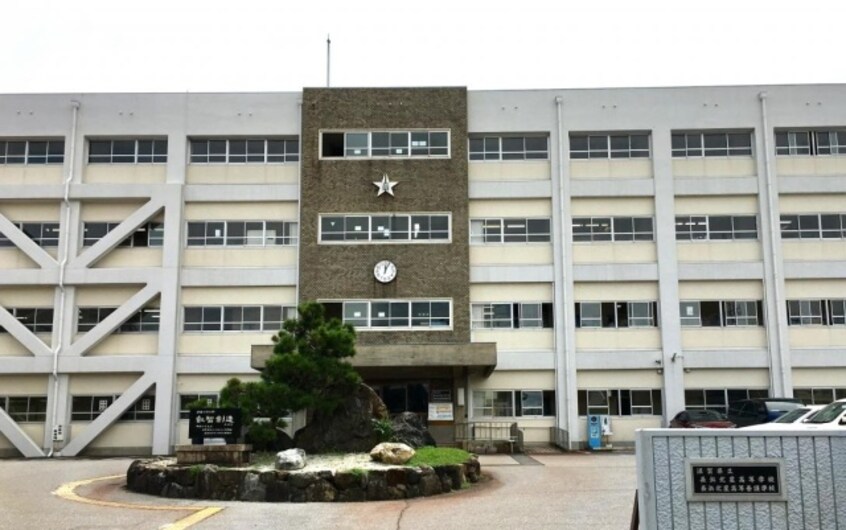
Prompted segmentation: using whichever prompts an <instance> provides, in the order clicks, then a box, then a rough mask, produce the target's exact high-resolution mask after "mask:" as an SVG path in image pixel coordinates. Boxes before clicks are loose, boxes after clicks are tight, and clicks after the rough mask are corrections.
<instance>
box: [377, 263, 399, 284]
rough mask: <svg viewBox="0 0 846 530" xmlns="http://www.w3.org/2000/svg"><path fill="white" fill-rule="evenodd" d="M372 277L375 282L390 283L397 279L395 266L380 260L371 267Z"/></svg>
mask: <svg viewBox="0 0 846 530" xmlns="http://www.w3.org/2000/svg"><path fill="white" fill-rule="evenodd" d="M373 276H374V277H375V278H376V281H379V282H382V283H390V282H392V281H394V278H396V277H397V266H396V265H394V264H393V262H391V261H388V260H386V259H385V260H382V261H380V262H379V263H377V264H376V266H375V267H373Z"/></svg>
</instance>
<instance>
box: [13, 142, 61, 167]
mask: <svg viewBox="0 0 846 530" xmlns="http://www.w3.org/2000/svg"><path fill="white" fill-rule="evenodd" d="M42 143H43V144H45V146H44V149H45V151H44V154H43V155H41V154H35V153H33V144H42ZM10 144H13V145H19V144H23V151H22V152H19V153H18V152H16V153H12V154H10V153H9V145H10ZM42 158H43V159H44V160H43V161H41V160H40V159H42ZM9 159H13V161H12V162H9ZM64 163H65V139H64V138H63V137H62V138H9V137H4V138H0V166H5V165H8V166H18V165H26V166H43V165H53V164H64Z"/></svg>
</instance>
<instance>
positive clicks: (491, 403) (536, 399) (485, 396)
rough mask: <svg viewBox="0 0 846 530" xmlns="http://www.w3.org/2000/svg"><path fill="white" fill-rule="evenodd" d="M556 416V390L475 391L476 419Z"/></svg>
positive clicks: (474, 411) (474, 415)
mask: <svg viewBox="0 0 846 530" xmlns="http://www.w3.org/2000/svg"><path fill="white" fill-rule="evenodd" d="M554 415H555V391H554V390H474V391H473V417H474V418H497V417H505V418H513V417H543V416H554Z"/></svg>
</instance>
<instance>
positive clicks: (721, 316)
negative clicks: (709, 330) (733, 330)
mask: <svg viewBox="0 0 846 530" xmlns="http://www.w3.org/2000/svg"><path fill="white" fill-rule="evenodd" d="M679 314H680V317H681V325H682V326H684V327H700V326H701V327H737V326H763V325H764V317H763V304H762V302H761V301H760V300H726V301H705V300H703V301H699V300H684V301H681V302H679Z"/></svg>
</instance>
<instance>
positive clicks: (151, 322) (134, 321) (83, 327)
mask: <svg viewBox="0 0 846 530" xmlns="http://www.w3.org/2000/svg"><path fill="white" fill-rule="evenodd" d="M115 309H117V308H115V307H80V308H79V313H78V315H77V324H76V330H77V332H79V333H84V332H86V331H90V330H92V329H94V327H95V326H96V325H97V324H99V323H100V322H102V321H103V320H105V318H106V317H107V316H109V315H111V314H112V313H113V312H114V311H115ZM158 330H159V308H154V307H147V308H144V309H141V310H140V311H138V312H137V313H135V314H134V315H132V316H131V317H129V319H127V320H126V322H124V323H123V324H121V325H120V326H118V327H117V329H115V333H150V332H156V331H158Z"/></svg>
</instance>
